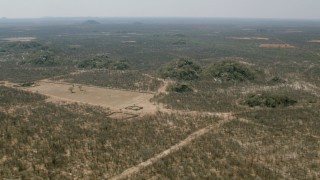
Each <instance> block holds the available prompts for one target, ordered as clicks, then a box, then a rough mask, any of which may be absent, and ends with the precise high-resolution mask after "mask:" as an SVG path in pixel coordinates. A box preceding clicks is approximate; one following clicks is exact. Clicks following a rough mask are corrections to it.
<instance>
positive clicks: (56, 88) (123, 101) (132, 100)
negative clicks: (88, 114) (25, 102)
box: [25, 81, 157, 113]
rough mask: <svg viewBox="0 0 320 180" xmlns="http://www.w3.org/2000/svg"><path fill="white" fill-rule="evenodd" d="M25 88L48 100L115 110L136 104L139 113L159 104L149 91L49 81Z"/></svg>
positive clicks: (149, 111) (148, 110)
mask: <svg viewBox="0 0 320 180" xmlns="http://www.w3.org/2000/svg"><path fill="white" fill-rule="evenodd" d="M25 89H26V90H28V91H32V92H38V93H40V94H43V95H46V96H49V97H50V98H49V99H48V101H51V102H59V101H67V102H68V101H69V102H78V103H87V104H90V105H98V106H102V107H107V108H110V109H111V110H114V111H119V110H123V111H130V110H126V109H125V108H126V107H128V106H133V105H136V106H139V107H142V109H141V110H139V111H138V113H153V112H155V111H156V109H157V106H156V105H154V104H152V103H151V102H150V101H149V100H150V99H151V98H152V97H153V94H147V93H139V92H133V91H124V90H117V89H107V88H101V87H95V86H85V85H81V88H79V85H76V84H74V85H72V84H67V83H58V82H48V81H47V82H45V81H40V82H39V83H38V85H37V86H35V87H28V88H25ZM71 89H72V92H71ZM80 89H81V90H80Z"/></svg>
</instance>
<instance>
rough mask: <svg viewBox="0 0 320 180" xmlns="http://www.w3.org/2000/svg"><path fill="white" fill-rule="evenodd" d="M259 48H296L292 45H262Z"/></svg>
mask: <svg viewBox="0 0 320 180" xmlns="http://www.w3.org/2000/svg"><path fill="white" fill-rule="evenodd" d="M259 47H261V48H289V49H292V48H295V47H294V46H292V45H290V44H260V45H259Z"/></svg>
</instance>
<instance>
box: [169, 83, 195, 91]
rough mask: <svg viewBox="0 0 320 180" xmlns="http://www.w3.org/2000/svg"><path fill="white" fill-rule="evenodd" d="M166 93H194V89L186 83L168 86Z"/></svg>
mask: <svg viewBox="0 0 320 180" xmlns="http://www.w3.org/2000/svg"><path fill="white" fill-rule="evenodd" d="M166 91H168V92H176V93H184V92H192V91H193V90H192V88H190V87H189V85H187V84H184V83H171V84H169V85H168V87H167V89H166Z"/></svg>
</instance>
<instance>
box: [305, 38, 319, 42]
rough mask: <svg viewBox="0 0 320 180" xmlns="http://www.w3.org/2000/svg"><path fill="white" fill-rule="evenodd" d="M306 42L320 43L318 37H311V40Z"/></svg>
mask: <svg viewBox="0 0 320 180" xmlns="http://www.w3.org/2000/svg"><path fill="white" fill-rule="evenodd" d="M307 42H310V43H320V39H313V40H310V41H307Z"/></svg>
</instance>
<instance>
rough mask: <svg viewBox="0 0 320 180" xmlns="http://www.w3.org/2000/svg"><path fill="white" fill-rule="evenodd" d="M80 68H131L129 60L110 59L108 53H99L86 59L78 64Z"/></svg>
mask: <svg viewBox="0 0 320 180" xmlns="http://www.w3.org/2000/svg"><path fill="white" fill-rule="evenodd" d="M78 67H79V68H89V69H112V70H126V69H128V68H129V63H128V62H127V61H124V60H121V61H115V60H110V59H109V57H108V56H107V55H99V56H96V57H94V58H92V59H86V60H83V61H81V62H80V63H79V64H78Z"/></svg>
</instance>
